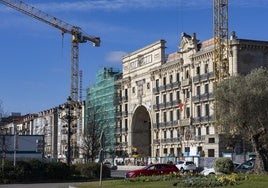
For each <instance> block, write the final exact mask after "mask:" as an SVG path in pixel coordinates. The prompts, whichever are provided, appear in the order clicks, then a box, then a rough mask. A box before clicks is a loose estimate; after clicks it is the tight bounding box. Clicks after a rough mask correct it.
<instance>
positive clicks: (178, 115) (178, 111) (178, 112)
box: [177, 109, 180, 120]
mask: <svg viewBox="0 0 268 188" xmlns="http://www.w3.org/2000/svg"><path fill="white" fill-rule="evenodd" d="M177 120H180V109H177Z"/></svg>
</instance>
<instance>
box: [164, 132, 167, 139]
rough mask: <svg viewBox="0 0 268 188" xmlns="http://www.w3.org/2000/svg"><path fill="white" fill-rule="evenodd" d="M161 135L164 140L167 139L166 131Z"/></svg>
mask: <svg viewBox="0 0 268 188" xmlns="http://www.w3.org/2000/svg"><path fill="white" fill-rule="evenodd" d="M163 134H164V139H166V138H167V131H164V132H163Z"/></svg>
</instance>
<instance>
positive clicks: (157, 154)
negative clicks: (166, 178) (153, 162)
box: [155, 149, 159, 157]
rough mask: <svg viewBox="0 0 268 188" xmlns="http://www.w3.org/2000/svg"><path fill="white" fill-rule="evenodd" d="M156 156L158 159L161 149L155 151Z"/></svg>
mask: <svg viewBox="0 0 268 188" xmlns="http://www.w3.org/2000/svg"><path fill="white" fill-rule="evenodd" d="M155 155H156V157H158V156H159V149H156V150H155Z"/></svg>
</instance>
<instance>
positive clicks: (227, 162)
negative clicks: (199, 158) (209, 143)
mask: <svg viewBox="0 0 268 188" xmlns="http://www.w3.org/2000/svg"><path fill="white" fill-rule="evenodd" d="M213 167H214V169H215V171H216V172H221V173H224V174H230V173H232V172H233V171H234V164H233V161H232V160H231V159H229V158H218V159H216V160H215V162H214V164H213Z"/></svg>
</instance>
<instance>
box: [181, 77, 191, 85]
mask: <svg viewBox="0 0 268 188" xmlns="http://www.w3.org/2000/svg"><path fill="white" fill-rule="evenodd" d="M190 83H191V80H190V78H187V79H184V80H182V81H181V86H182V87H186V86H189V85H190Z"/></svg>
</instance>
